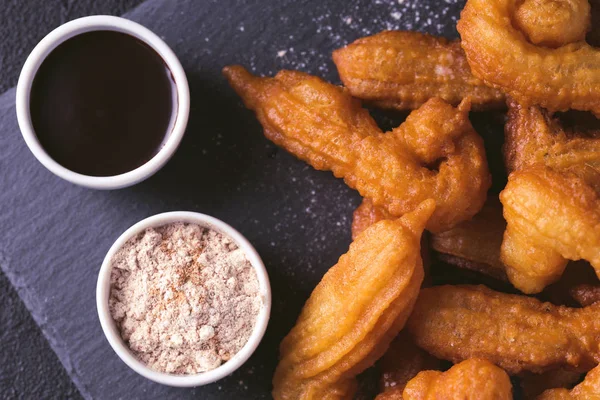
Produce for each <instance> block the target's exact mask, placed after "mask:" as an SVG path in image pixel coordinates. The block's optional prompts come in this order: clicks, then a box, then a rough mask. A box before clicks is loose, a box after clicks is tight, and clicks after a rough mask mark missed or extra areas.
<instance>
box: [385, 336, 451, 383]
mask: <svg viewBox="0 0 600 400" xmlns="http://www.w3.org/2000/svg"><path fill="white" fill-rule="evenodd" d="M440 364H441V361H440V360H438V359H437V358H435V357H434V356H432V355H430V354H429V353H427V352H426V351H424V350H422V349H420V348H419V347H417V345H416V344H415V342H414V341H413V340H412V338H411V337H410V335H409V334H408V333H407V332H405V331H402V332H400V334H399V335H398V336H397V337H396V339H394V341H393V342H392V344H391V345H390V348H389V349H388V350H387V351H386V353H385V354H384V356H383V357H382V358H381V379H380V385H379V388H380V389H381V391H382V392H387V391H390V390H394V391H399V392H400V393H402V391H403V390H404V387H405V386H406V384H407V383H408V381H410V380H411V379H412V378H414V377H415V376H417V374H418V373H419V372H421V371H425V370H437V369H439V368H440V367H441V365H440Z"/></svg>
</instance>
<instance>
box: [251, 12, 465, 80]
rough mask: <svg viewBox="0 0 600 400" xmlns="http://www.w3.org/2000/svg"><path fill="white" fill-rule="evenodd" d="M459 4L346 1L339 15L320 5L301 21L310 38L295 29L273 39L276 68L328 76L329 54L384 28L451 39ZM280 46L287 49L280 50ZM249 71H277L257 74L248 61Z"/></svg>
mask: <svg viewBox="0 0 600 400" xmlns="http://www.w3.org/2000/svg"><path fill="white" fill-rule="evenodd" d="M463 6H464V0H440V1H438V2H423V1H418V0H374V1H372V2H370V3H368V6H365V5H364V4H363V3H352V2H348V3H347V5H346V6H344V7H342V8H341V10H343V11H342V12H340V8H337V7H335V8H332V7H323V8H322V9H319V12H318V13H316V12H315V14H314V15H315V16H313V17H312V19H311V20H310V22H308V23H303V25H305V26H306V29H307V30H312V36H314V40H306V39H305V38H306V37H307V34H309V33H308V32H307V33H303V32H300V31H299V30H298V32H297V33H294V34H292V35H282V40H279V38H277V39H275V40H274V41H276V42H277V45H275V44H274V46H277V47H273V48H272V49H273V50H274V52H275V60H276V61H277V69H281V68H285V69H297V70H301V71H305V72H310V73H313V74H318V75H320V76H323V77H325V78H329V74H330V73H332V72H334V70H335V69H333V71H332V67H333V64H332V63H331V51H333V50H335V49H338V48H341V47H344V46H345V45H347V44H348V43H350V42H353V41H354V40H356V39H358V38H359V37H364V36H370V35H374V34H376V33H379V32H381V31H384V30H412V31H420V32H428V33H431V34H435V35H441V36H447V37H450V38H452V37H456V36H457V33H456V30H455V29H454V26H455V24H456V21H457V16H458V15H459V13H460V10H461V9H462V7H463ZM292 18H293V17H292ZM280 20H281V22H283V23H285V24H287V23H288V22H289V20H290V16H287V15H281V16H280ZM292 25H293V26H296V25H294V24H292ZM290 32H291V31H290ZM312 36H308V37H312ZM282 43H286V44H287V45H286V46H285V47H282V46H281V44H282ZM249 67H250V69H252V70H253V71H254V72H259V73H261V74H265V75H273V73H274V72H275V71H276V70H277V69H275V70H268V71H266V70H261V71H256V70H255V69H254V65H253V63H250V65H249Z"/></svg>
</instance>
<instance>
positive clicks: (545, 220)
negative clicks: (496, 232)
mask: <svg viewBox="0 0 600 400" xmlns="http://www.w3.org/2000/svg"><path fill="white" fill-rule="evenodd" d="M500 200H501V201H502V205H503V206H504V218H505V219H506V222H507V228H506V232H505V233H504V240H503V242H502V248H501V259H502V261H503V263H504V265H505V266H506V273H507V275H508V277H509V279H510V281H511V282H512V284H513V285H514V286H515V287H516V288H518V289H519V290H521V291H522V292H524V293H538V292H540V291H541V290H542V289H543V288H544V287H546V286H547V285H548V284H550V283H552V282H555V281H557V280H558V279H559V278H560V276H561V275H562V273H563V272H564V270H565V267H566V265H567V260H580V259H584V260H587V261H589V262H590V264H591V265H592V266H593V267H594V268H595V269H596V273H597V274H598V273H599V271H600V251H598V249H599V248H600V199H599V198H598V195H597V194H596V192H595V191H594V190H592V189H591V188H590V187H589V186H587V185H586V184H585V182H584V181H583V180H582V179H580V178H578V177H577V176H575V175H572V174H561V173H558V172H555V171H553V170H550V169H549V168H546V167H533V168H529V169H526V170H524V171H516V172H513V173H512V174H511V175H510V177H509V180H508V184H507V185H506V188H505V189H504V191H502V193H501V194H500Z"/></svg>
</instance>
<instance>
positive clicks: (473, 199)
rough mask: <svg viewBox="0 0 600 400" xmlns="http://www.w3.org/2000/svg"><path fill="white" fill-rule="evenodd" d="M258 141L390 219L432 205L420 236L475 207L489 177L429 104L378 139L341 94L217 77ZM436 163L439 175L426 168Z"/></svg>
mask: <svg viewBox="0 0 600 400" xmlns="http://www.w3.org/2000/svg"><path fill="white" fill-rule="evenodd" d="M223 72H224V74H225V76H226V77H227V78H228V79H229V82H230V84H231V86H232V87H233V88H234V89H235V90H236V92H237V93H238V94H239V95H240V96H241V97H242V99H243V100H244V102H245V104H246V106H247V107H248V108H250V109H252V110H254V111H255V112H256V115H257V117H258V119H259V121H260V122H261V124H262V125H263V128H264V133H265V136H266V137H267V138H268V139H270V140H272V141H273V142H274V143H276V144H277V145H279V146H281V147H283V148H285V149H286V150H288V151H289V152H291V153H292V154H294V155H295V156H297V157H298V158H300V159H303V160H305V161H307V162H308V163H309V164H311V165H312V166H313V167H314V168H316V169H319V170H331V171H333V173H334V175H335V176H337V177H342V178H344V180H345V182H346V183H347V184H348V185H349V186H350V187H352V188H355V189H357V190H358V191H359V192H360V193H361V195H363V196H364V197H367V198H370V199H372V201H373V204H375V205H377V206H379V207H383V208H385V209H386V211H387V212H388V213H390V214H391V215H394V216H401V215H403V214H405V213H407V212H410V211H412V210H414V209H415V207H416V206H417V205H418V204H419V203H421V202H422V201H424V200H426V199H430V198H432V199H434V200H435V201H436V204H437V208H436V210H435V214H434V216H433V217H432V218H431V220H430V222H429V224H428V226H427V229H428V230H430V231H443V230H447V229H449V228H451V227H453V226H454V225H456V224H457V223H459V222H461V221H463V220H466V219H469V218H471V217H472V216H473V215H475V214H476V213H477V212H478V211H479V210H480V209H481V207H482V206H483V203H484V201H485V196H486V192H487V189H488V188H489V186H490V175H489V172H488V168H487V160H486V157H485V151H484V148H483V141H482V140H481V138H480V137H479V135H477V133H476V132H475V131H474V130H473V127H472V126H471V123H470V122H469V119H468V112H467V110H468V105H467V106H466V107H465V106H464V105H463V106H461V107H459V108H458V109H456V108H453V107H452V106H450V105H448V104H446V103H445V102H443V101H442V100H440V99H432V100H430V101H429V102H427V103H426V104H425V105H423V106H422V107H421V108H420V109H419V110H417V111H413V113H411V115H410V116H409V117H408V118H407V119H406V121H405V122H404V123H403V124H402V125H401V126H400V127H398V128H396V129H394V130H393V131H392V132H389V133H387V134H383V133H382V132H381V130H380V129H379V128H378V127H377V124H376V123H375V121H374V120H373V119H372V118H371V116H370V115H369V113H368V112H367V110H365V109H363V108H361V106H360V102H358V101H357V100H355V99H353V98H352V97H351V96H350V94H349V93H348V92H347V91H346V90H344V89H343V88H340V87H337V86H334V85H331V84H328V83H326V82H324V81H322V80H321V79H319V78H316V77H313V76H310V75H307V74H304V73H301V72H293V71H281V72H279V73H278V74H277V76H276V77H275V78H259V77H255V76H253V75H251V74H250V73H249V72H247V71H246V70H245V69H243V68H242V67H239V66H234V67H226V68H225V69H224V70H223ZM436 162H439V163H440V164H439V169H438V170H437V171H436V170H435V169H429V168H427V167H426V166H427V165H431V164H434V163H436Z"/></svg>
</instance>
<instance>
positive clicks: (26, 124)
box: [15, 15, 190, 190]
mask: <svg viewBox="0 0 600 400" xmlns="http://www.w3.org/2000/svg"><path fill="white" fill-rule="evenodd" d="M102 30H110V31H115V32H122V33H126V34H129V35H131V36H134V37H135V38H137V39H139V40H141V41H142V42H144V43H146V44H147V45H148V46H150V47H151V48H152V49H153V50H154V51H156V52H157V53H158V54H159V56H160V57H161V58H162V59H163V60H164V62H165V64H166V65H167V67H168V68H169V70H170V71H171V74H172V76H173V79H174V81H175V87H176V91H177V102H178V106H177V114H176V117H175V123H174V125H173V127H172V129H171V131H170V132H168V133H167V135H168V137H167V140H166V141H165V142H164V144H163V147H162V148H161V149H160V150H159V151H158V152H157V153H156V154H155V155H154V157H152V158H151V159H150V160H148V161H147V162H145V163H144V164H142V165H140V166H139V167H137V168H135V169H133V170H131V171H128V172H125V173H122V174H119V175H112V176H90V175H84V174H80V173H78V172H75V171H72V170H70V169H68V168H66V167H64V166H62V165H61V164H59V163H58V162H56V161H55V160H54V159H52V157H50V155H49V154H48V153H47V152H46V150H45V149H44V148H43V147H42V145H41V144H40V142H39V140H38V138H37V136H36V134H35V130H34V129H33V124H32V122H31V113H30V108H29V100H30V92H31V87H32V84H33V80H34V78H35V75H36V74H37V71H38V69H39V67H40V66H41V64H42V62H43V61H44V60H45V59H46V57H47V56H48V55H49V54H50V53H51V52H52V50H54V49H55V48H56V47H57V46H58V45H60V44H61V43H63V42H65V41H66V40H68V39H70V38H72V37H74V36H77V35H79V34H82V33H86V32H92V31H102ZM15 102H16V113H17V121H18V124H19V128H20V130H21V134H22V135H23V139H25V143H27V146H28V147H29V150H30V151H31V152H32V153H33V155H34V156H35V158H37V159H38V161H39V162H41V163H42V165H44V167H46V168H47V169H48V170H49V171H50V172H52V173H53V174H55V175H56V176H58V177H60V178H62V179H64V180H66V181H69V182H72V183H74V184H77V185H80V186H84V187H89V188H93V189H105V190H108V189H119V188H123V187H127V186H131V185H134V184H136V183H138V182H141V181H143V180H144V179H147V178H149V177H150V176H152V175H153V174H154V173H156V172H157V171H158V170H160V169H161V168H162V167H163V166H164V165H165V164H166V163H167V161H169V159H170V158H171V157H172V156H173V154H174V153H175V150H177V147H178V146H179V144H180V142H181V139H182V138H183V135H184V133H185V129H186V126H187V122H188V118H189V112H190V91H189V86H188V81H187V77H186V75H185V71H184V69H183V67H182V66H181V63H180V62H179V59H178V58H177V56H176V55H175V53H174V52H173V50H171V48H169V46H168V45H167V44H166V43H165V42H164V41H163V40H162V39H161V38H160V37H158V36H157V35H156V34H155V33H153V32H152V31H150V30H149V29H148V28H146V27H144V26H142V25H140V24H138V23H137V22H133V21H130V20H128V19H125V18H121V17H115V16H111V15H94V16H89V17H82V18H78V19H75V20H72V21H69V22H67V23H65V24H63V25H61V26H59V27H58V28H56V29H54V30H53V31H52V32H50V33H49V34H48V35H46V36H45V37H44V38H43V39H42V40H41V41H40V42H39V43H38V44H37V45H36V46H35V48H34V49H33V50H32V52H31V53H30V54H29V56H28V57H27V60H26V61H25V64H24V65H23V68H22V70H21V74H20V75H19V81H18V83H17V89H16V100H15Z"/></svg>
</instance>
